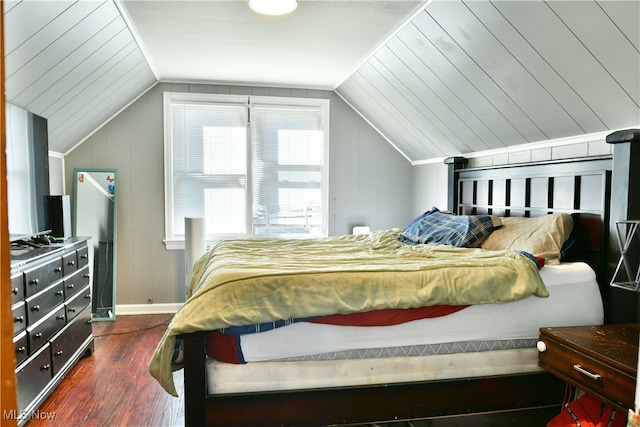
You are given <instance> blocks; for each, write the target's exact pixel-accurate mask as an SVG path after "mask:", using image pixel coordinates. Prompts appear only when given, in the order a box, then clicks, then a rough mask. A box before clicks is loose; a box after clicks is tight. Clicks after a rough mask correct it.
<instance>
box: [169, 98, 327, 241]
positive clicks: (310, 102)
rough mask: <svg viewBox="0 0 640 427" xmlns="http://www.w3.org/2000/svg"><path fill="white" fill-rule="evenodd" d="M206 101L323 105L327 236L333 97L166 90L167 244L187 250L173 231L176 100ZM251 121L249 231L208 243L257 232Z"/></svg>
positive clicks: (324, 210) (221, 237)
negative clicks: (254, 224)
mask: <svg viewBox="0 0 640 427" xmlns="http://www.w3.org/2000/svg"><path fill="white" fill-rule="evenodd" d="M180 101H183V102H204V103H234V104H237V103H244V104H246V106H247V108H248V109H250V107H251V104H252V103H255V104H270V105H284V106H301V107H305V106H313V107H320V109H321V112H322V122H323V126H324V128H323V167H322V170H323V177H322V184H321V187H322V189H321V192H322V199H323V200H322V213H321V215H322V232H321V233H322V236H326V235H327V232H328V229H329V224H328V221H329V140H330V131H329V116H330V114H329V100H328V99H321V98H292V97H275V96H251V95H220V94H203V93H184V92H165V93H164V96H163V109H164V185H165V187H164V196H165V239H164V243H165V246H166V248H167V249H169V250H178V249H184V247H185V243H184V237H183V236H176V235H174V230H173V211H174V206H173V197H172V195H173V166H172V165H173V158H172V157H173V151H172V114H171V104H172V103H173V102H180ZM251 158H252V156H251V123H250V120H249V123H248V124H247V184H246V185H247V191H246V195H247V219H246V220H247V234H246V235H238V234H235V235H229V236H220V238H218V239H216V240H212V239H209V238H207V245H211V244H213V243H215V242H217V241H219V240H222V239H223V238H242V237H250V236H251V235H252V234H253V215H252V197H253V191H252V186H253V179H252V175H251V174H252V168H251V161H252V160H251Z"/></svg>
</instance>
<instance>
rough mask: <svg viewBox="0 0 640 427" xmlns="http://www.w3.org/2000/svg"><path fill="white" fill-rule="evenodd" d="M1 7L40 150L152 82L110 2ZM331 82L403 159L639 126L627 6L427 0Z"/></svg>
mask: <svg viewBox="0 0 640 427" xmlns="http://www.w3.org/2000/svg"><path fill="white" fill-rule="evenodd" d="M34 4H35V5H37V7H36V6H34ZM3 5H4V13H5V35H6V37H5V43H6V45H5V55H6V57H5V70H6V82H5V83H6V95H7V100H8V101H9V102H12V103H14V104H16V105H18V106H21V107H25V108H27V109H28V110H30V111H33V112H34V113H36V114H40V115H42V116H44V117H46V118H48V120H49V137H50V149H51V150H53V151H57V152H60V153H65V152H67V151H69V150H70V149H72V148H73V147H74V146H75V145H77V144H78V143H80V142H81V141H82V140H83V139H85V138H86V137H87V136H89V135H90V134H91V133H92V132H94V131H95V130H96V129H97V128H98V127H99V126H101V125H102V124H103V123H105V122H106V121H108V120H109V119H110V118H111V117H113V116H114V115H115V114H117V112H118V111H120V110H121V109H122V108H124V107H125V106H126V105H128V104H129V103H130V102H131V101H133V100H135V99H136V98H137V97H138V96H139V95H140V94H142V93H143V92H144V91H145V90H147V89H148V88H149V87H151V86H152V85H154V84H155V83H156V82H157V78H156V76H155V75H154V72H153V70H152V69H151V68H150V66H149V64H148V63H147V60H146V59H145V56H144V54H143V52H142V50H141V48H140V46H139V45H138V42H137V40H136V37H135V36H134V32H132V29H131V28H129V27H128V25H131V24H130V23H129V21H128V19H125V18H124V17H123V14H122V13H121V11H120V10H119V8H118V4H117V2H114V1H113V0H108V1H77V2H70V1H38V2H32V1H14V0H11V1H4V2H3ZM132 25H135V22H133V23H132ZM372 48H373V47H372ZM151 60H153V58H151ZM194 66H195V65H194ZM346 74H347V75H348V73H346ZM211 75H212V80H211V83H216V79H215V74H214V73H212V74H211ZM343 75H345V74H343ZM160 80H161V78H160ZM226 83H227V84H234V83H233V82H226ZM254 83H255V82H254ZM237 84H238V85H251V82H243V81H238V82H237ZM333 88H334V89H335V90H336V92H337V93H338V94H339V95H340V96H342V97H343V98H344V99H345V100H347V101H348V102H349V103H350V104H351V105H353V106H354V107H355V108H356V109H357V110H358V111H359V112H360V113H361V114H362V115H363V117H365V118H366V119H367V120H368V121H369V122H370V123H371V124H373V125H374V126H375V127H376V128H377V129H378V130H379V131H380V132H381V133H382V134H383V135H384V136H385V137H386V138H387V139H388V140H389V141H390V142H391V143H392V144H393V145H394V146H395V147H397V148H398V149H399V150H400V151H401V152H402V153H403V154H404V155H405V156H406V157H407V158H408V159H409V160H411V161H414V162H419V161H423V160H428V159H433V158H439V157H443V156H450V155H456V154H464V153H470V152H478V151H484V150H488V149H493V148H503V147H511V146H515V145H518V144H524V143H529V142H536V141H546V140H551V139H556V138H563V137H570V136H576V135H587V134H592V133H598V132H605V131H613V130H618V129H621V128H626V127H639V126H640V1H637V0H632V1H625V0H622V1H615V0H578V1H561V0H550V1H542V0H536V1H516V0H508V1H507V0H505V1H502V0H498V1H488V0H485V1H475V0H469V1H462V0H435V1H433V2H428V3H426V5H425V6H424V8H423V10H421V11H419V13H417V14H416V15H414V17H413V18H412V19H411V20H410V22H408V23H407V24H406V25H404V26H403V27H402V28H401V29H400V30H399V31H398V32H396V33H395V34H394V35H393V36H392V37H391V38H389V39H388V40H387V41H386V42H385V43H384V44H383V45H382V46H380V47H379V49H377V50H375V53H374V54H373V55H372V56H371V57H369V58H368V59H367V60H366V61H365V62H364V63H362V64H361V65H360V66H359V67H357V70H356V71H355V72H353V73H352V74H351V75H350V76H349V77H348V78H346V80H344V81H343V82H336V83H335V85H334V87H333Z"/></svg>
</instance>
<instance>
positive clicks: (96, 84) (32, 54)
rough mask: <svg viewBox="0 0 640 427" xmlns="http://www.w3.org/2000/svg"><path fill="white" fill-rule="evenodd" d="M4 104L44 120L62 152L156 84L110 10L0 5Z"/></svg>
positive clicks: (93, 5)
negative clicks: (0, 14) (1, 12)
mask: <svg viewBox="0 0 640 427" xmlns="http://www.w3.org/2000/svg"><path fill="white" fill-rule="evenodd" d="M3 5H4V14H5V18H4V28H5V94H6V98H7V101H8V102H11V103H12V104H15V105H18V106H20V107H22V108H26V109H27V110H29V111H31V112H33V113H35V114H38V115H40V116H43V117H45V118H47V119H48V127H49V149H50V150H51V151H55V152H60V153H64V152H66V151H68V150H69V149H71V148H72V147H74V146H75V145H77V144H78V143H79V142H80V141H82V140H83V139H85V138H86V137H87V136H89V135H90V134H91V133H92V132H93V131H94V130H96V129H97V128H98V127H99V126H101V125H102V124H103V123H105V122H106V121H107V120H108V119H109V118H110V117H112V116H113V115H115V114H116V113H117V112H118V111H120V109H122V108H123V107H124V106H126V105H127V104H128V103H129V102H131V101H132V100H134V99H135V98H136V97H138V96H139V95H140V94H141V93H143V92H144V91H145V90H146V89H148V88H149V87H150V86H151V85H153V84H155V83H156V78H155V76H154V74H153V72H152V71H151V68H150V67H149V65H148V64H147V61H146V59H145V57H144V55H143V54H142V51H141V49H140V48H139V46H138V44H137V43H136V40H135V39H134V37H133V34H132V33H131V31H130V30H129V28H128V27H127V25H126V23H125V21H124V19H123V18H122V16H121V14H120V12H119V10H118V8H117V7H116V5H115V3H113V2H111V1H106V2H100V1H78V2H70V1H27V0H24V1H20V2H18V1H3Z"/></svg>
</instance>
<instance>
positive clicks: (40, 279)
mask: <svg viewBox="0 0 640 427" xmlns="http://www.w3.org/2000/svg"><path fill="white" fill-rule="evenodd" d="M60 279H62V258H61V257H59V256H57V257H55V258H53V259H51V260H50V261H47V262H45V263H43V264H40V265H39V266H37V267H34V268H32V269H29V270H25V272H24V283H25V297H26V298H29V297H30V296H33V295H35V294H37V293H38V292H40V291H42V290H43V289H45V288H46V287H47V286H49V285H51V284H52V283H53V282H57V281H58V280H60Z"/></svg>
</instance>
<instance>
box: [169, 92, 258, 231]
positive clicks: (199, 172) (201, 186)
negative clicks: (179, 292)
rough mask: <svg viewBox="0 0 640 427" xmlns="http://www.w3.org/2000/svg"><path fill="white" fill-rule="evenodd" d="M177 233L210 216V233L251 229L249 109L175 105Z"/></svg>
mask: <svg viewBox="0 0 640 427" xmlns="http://www.w3.org/2000/svg"><path fill="white" fill-rule="evenodd" d="M171 115H172V125H173V126H172V154H173V156H172V184H173V234H174V235H175V236H184V218H185V217H196V218H205V222H206V229H207V235H214V234H245V233H246V220H245V218H246V194H247V193H246V192H247V131H246V126H247V108H246V105H242V104H220V103H216V104H210V103H188V102H180V103H173V104H172V106H171Z"/></svg>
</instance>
